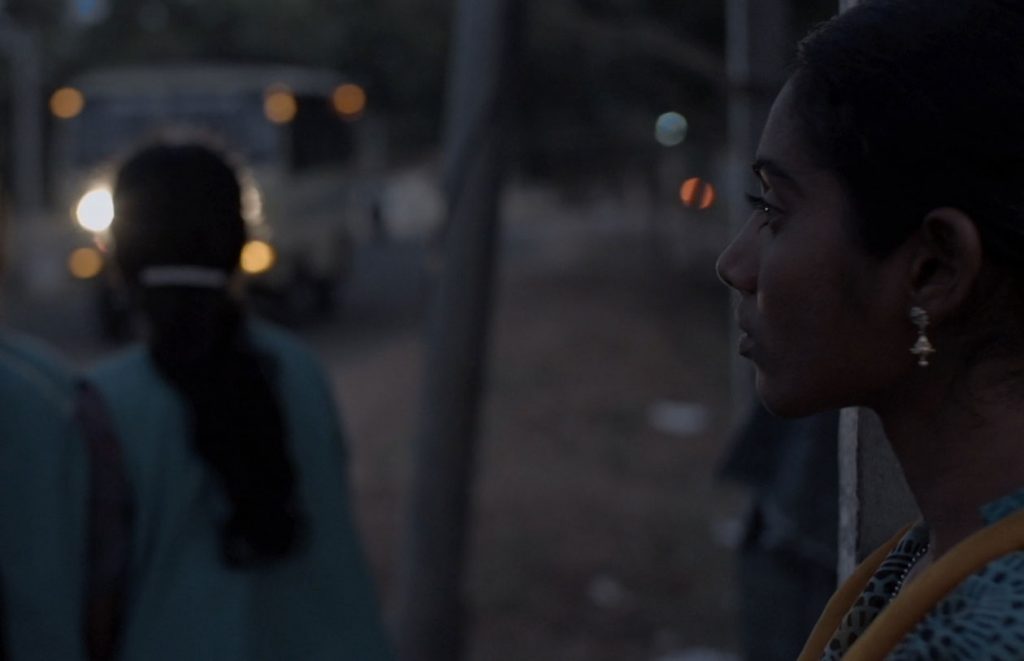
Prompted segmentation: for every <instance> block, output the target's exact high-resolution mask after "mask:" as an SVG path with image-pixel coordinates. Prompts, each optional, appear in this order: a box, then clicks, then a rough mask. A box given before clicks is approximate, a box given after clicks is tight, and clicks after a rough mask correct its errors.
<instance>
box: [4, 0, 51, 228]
mask: <svg viewBox="0 0 1024 661" xmlns="http://www.w3.org/2000/svg"><path fill="white" fill-rule="evenodd" d="M0 52H2V53H3V55H4V57H6V58H7V62H8V65H9V67H10V71H11V76H12V80H13V98H14V112H13V125H12V127H11V136H12V140H11V141H12V144H13V161H14V172H13V173H12V174H13V193H14V201H15V216H16V217H18V218H19V219H23V218H29V217H32V216H36V215H38V213H39V212H40V211H41V210H42V207H43V120H42V116H43V109H42V108H41V107H40V103H41V96H42V95H41V91H42V62H41V57H40V49H39V39H38V36H37V35H36V33H35V32H34V31H32V30H30V29H28V28H24V27H21V26H19V25H17V24H16V23H14V22H13V21H12V20H11V19H9V18H7V17H6V16H2V15H0Z"/></svg>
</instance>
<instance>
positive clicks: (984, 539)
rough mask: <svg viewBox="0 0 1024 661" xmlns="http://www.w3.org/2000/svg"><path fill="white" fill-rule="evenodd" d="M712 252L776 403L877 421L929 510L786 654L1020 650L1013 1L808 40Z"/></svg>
mask: <svg viewBox="0 0 1024 661" xmlns="http://www.w3.org/2000/svg"><path fill="white" fill-rule="evenodd" d="M754 174H755V177H756V182H757V184H758V185H759V186H760V192H759V194H757V195H754V196H751V198H752V202H753V205H754V211H753V213H752V215H751V216H750V218H749V220H748V221H747V223H746V225H745V226H744V227H743V228H742V229H741V230H740V232H739V234H738V235H737V236H736V237H735V238H734V240H733V241H732V243H731V244H730V245H729V247H728V248H726V250H725V251H724V252H723V253H722V255H721V257H720V259H719V262H718V272H719V275H720V277H721V279H722V280H723V281H724V282H725V283H726V284H728V285H729V286H730V287H732V288H733V289H734V290H735V291H736V292H738V294H739V296H738V300H739V303H738V306H737V310H736V316H737V321H738V324H739V326H740V329H741V331H742V333H741V339H740V343H739V351H740V353H742V354H743V355H744V356H746V357H747V358H748V359H749V360H750V361H751V362H752V363H753V365H754V367H755V368H756V384H757V390H758V393H759V396H760V397H761V399H762V400H763V402H764V403H765V405H766V406H767V407H768V408H769V409H771V410H772V411H773V412H775V413H777V414H779V415H783V416H802V415H806V414H810V413H814V412H818V411H823V410H827V409H832V408H837V407H842V406H865V407H869V408H871V409H873V410H874V411H876V412H877V413H878V414H879V416H880V417H881V419H882V421H883V423H884V426H885V431H886V433H887V435H888V437H889V440H890V442H891V443H892V446H893V449H894V450H895V452H896V454H897V456H898V457H899V460H900V462H901V464H902V467H903V471H904V473H905V474H906V477H907V480H908V482H909V484H910V486H911V489H912V490H913V492H914V495H915V497H916V499H917V503H918V505H919V507H920V510H921V512H922V515H923V521H922V522H920V523H918V524H916V525H913V526H911V527H909V528H908V529H907V530H905V531H901V532H900V533H899V534H897V535H896V537H894V538H893V540H892V541H891V542H890V543H889V544H887V545H885V546H884V547H883V548H881V549H879V551H878V552H876V553H875V554H874V555H873V556H871V557H869V558H868V559H867V560H866V561H865V562H864V563H863V564H862V565H861V567H860V568H858V570H857V571H856V572H855V573H854V575H853V576H852V577H851V578H850V579H849V580H848V581H847V582H846V584H844V585H843V586H842V587H841V588H840V589H839V591H838V592H837V593H836V595H835V596H834V597H833V599H832V601H831V602H830V604H829V606H828V607H827V608H826V610H825V612H824V614H823V615H822V618H821V620H820V621H819V623H818V626H817V628H816V629H815V630H814V632H812V634H811V637H810V639H809V640H808V643H807V646H806V647H805V649H804V652H803V655H802V656H801V659H819V658H824V659H839V658H844V659H848V660H850V659H882V658H885V659H1024V551H1022V549H1024V490H1022V488H1024V378H1022V377H1024V3H1020V2H1014V1H1010V0H942V2H935V1H934V0H866V1H864V2H862V3H861V4H859V5H858V6H856V7H854V8H853V9H851V10H850V11H848V12H846V13H844V14H842V15H840V16H838V17H836V18H834V19H833V20H831V21H830V22H828V23H826V24H824V25H823V26H821V27H820V28H818V29H817V30H816V31H815V32H813V33H812V34H811V35H809V36H808V37H807V38H806V39H805V40H804V41H803V42H802V43H801V46H800V49H799V56H798V62H797V66H796V68H795V71H794V73H793V75H792V76H791V78H790V79H789V81H788V82H787V83H786V85H785V87H784V88H783V90H782V91H781V93H780V94H779V96H778V98H777V99H776V101H775V105H774V106H773V109H772V112H771V115H770V117H769V119H768V122H767V124H766V126H765V129H764V133H763V135H762V138H761V142H760V145H759V147H758V150H757V154H756V157H755V162H754Z"/></svg>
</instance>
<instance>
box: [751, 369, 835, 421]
mask: <svg viewBox="0 0 1024 661" xmlns="http://www.w3.org/2000/svg"><path fill="white" fill-rule="evenodd" d="M755 387H756V390H757V396H758V398H759V399H760V400H761V403H762V404H763V405H764V407H765V408H766V409H768V411H770V412H771V413H772V414H773V415H776V416H778V417H780V418H804V417H807V416H809V415H814V414H815V413H822V412H824V411H828V410H830V409H832V408H835V407H831V406H828V405H827V404H825V403H824V402H822V400H821V398H820V397H816V396H815V395H816V394H818V393H813V392H810V391H809V389H806V388H792V387H784V386H783V384H780V383H778V382H776V381H774V380H772V379H770V378H767V377H765V375H764V373H763V372H761V370H757V377H756V380H755Z"/></svg>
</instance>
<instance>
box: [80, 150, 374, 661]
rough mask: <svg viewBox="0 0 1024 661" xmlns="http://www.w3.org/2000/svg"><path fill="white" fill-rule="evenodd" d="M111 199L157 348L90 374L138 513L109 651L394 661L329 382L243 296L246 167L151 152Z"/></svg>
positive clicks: (247, 660) (225, 660) (139, 156)
mask: <svg viewBox="0 0 1024 661" xmlns="http://www.w3.org/2000/svg"><path fill="white" fill-rule="evenodd" d="M114 201H115V210H116V220H115V223H114V225H113V228H112V232H113V238H114V242H115V248H114V250H115V259H116V263H117V266H118V267H119V269H120V272H121V274H122V275H123V277H124V280H125V282H126V284H127V285H128V286H129V288H130V289H131V290H132V291H133V293H134V297H135V299H136V302H137V303H138V306H139V308H140V310H141V312H142V316H143V317H144V320H145V322H146V335H145V342H144V343H143V344H139V345H136V346H133V347H131V348H129V349H127V350H126V351H125V352H123V353H121V354H120V355H117V356H115V357H113V358H110V359H108V360H106V361H105V362H103V363H101V364H100V365H98V366H97V367H95V369H93V370H92V371H91V373H90V380H91V383H92V386H93V389H94V392H95V393H97V394H98V400H99V401H100V402H101V403H102V404H103V405H105V408H106V409H107V410H108V411H109V420H110V431H111V433H112V435H113V436H114V437H116V439H117V440H118V442H119V444H120V448H121V453H122V461H123V465H124V475H125V478H126V479H125V482H126V484H127V491H128V494H127V500H128V501H129V502H130V504H131V510H132V512H133V516H132V519H131V524H130V531H129V534H128V535H127V544H125V545H124V548H126V549H127V550H126V552H125V553H124V555H125V556H126V557H125V558H124V562H123V565H124V568H125V571H124V588H123V590H122V591H121V592H122V593H123V600H122V603H123V608H122V610H123V615H121V616H117V615H116V614H113V615H109V614H108V615H109V616H108V617H107V618H106V621H107V624H108V626H109V624H110V623H111V622H120V624H119V625H118V626H117V630H116V631H115V632H113V633H112V634H110V635H104V633H103V632H102V630H101V631H100V632H99V638H100V639H101V640H106V641H108V643H107V644H108V646H109V647H114V646H115V645H114V644H113V641H115V640H116V649H117V657H118V658H120V659H125V660H128V661H134V660H139V661H143V660H144V661H155V660H160V659H167V660H168V661H170V660H174V661H181V660H182V659H189V660H192V661H195V660H204V659H208V660H210V661H214V660H216V661H233V660H235V661H252V660H264V659H265V660H267V661H287V660H288V659H295V660H302V661H314V660H317V661H321V660H322V661H327V660H328V659H330V660H332V661H336V660H338V659H360V660H367V661H376V660H378V659H389V658H391V656H390V648H389V644H388V642H387V640H386V639H385V634H384V630H383V627H382V623H381V619H380V616H379V613H378V609H377V603H376V599H375V596H374V594H373V588H372V585H371V579H370V576H369V573H368V570H367V566H366V564H365V561H364V557H363V554H362V551H361V549H360V544H359V541H358V538H357V534H356V528H355V524H354V522H353V520H352V514H351V512H350V503H349V496H348V489H347V482H346V469H347V464H346V456H345V450H344V447H343V439H342V432H341V428H340V425H339V420H338V417H337V413H336V410H335V404H334V400H333V398H332V396H331V392H330V388H329V386H328V383H327V379H326V377H325V374H324V373H323V371H322V370H321V368H320V367H319V366H318V364H317V362H316V360H315V359H314V358H313V356H312V355H311V354H310V353H309V352H308V351H307V350H305V349H304V348H303V347H302V346H301V345H300V344H299V343H298V342H297V341H296V340H295V339H293V338H292V337H291V336H290V335H288V334H287V333H285V332H283V331H281V330H279V329H276V328H274V327H271V326H269V325H267V324H265V323H262V322H258V321H256V320H254V319H252V318H250V317H248V316H247V315H246V314H245V312H244V310H243V308H242V305H241V303H240V301H239V299H238V298H237V297H236V296H235V295H233V291H234V290H235V287H234V284H235V283H234V282H233V281H234V279H235V276H236V268H237V266H238V262H239V255H240V252H241V250H242V246H243V244H244V242H245V240H246V229H245V223H244V221H243V218H242V213H241V190H240V185H239V178H238V176H237V174H236V172H235V170H234V169H233V168H232V167H230V166H229V164H228V162H227V161H226V160H225V158H224V157H223V156H221V154H219V153H218V152H217V151H215V150H213V149H211V148H208V147H206V146H204V145H201V144H196V143H192V144H170V143H167V144H157V145H153V146H150V147H147V148H144V149H142V150H140V151H138V152H137V153H135V154H134V155H132V156H131V157H129V158H128V159H127V161H126V162H124V164H123V165H122V166H121V168H120V169H119V172H118V175H117V180H116V185H115V189H114ZM118 548H120V547H118V546H117V545H113V544H112V545H108V552H107V553H103V552H102V551H101V552H100V553H99V554H98V555H99V556H100V561H101V562H102V563H103V564H104V566H109V565H111V559H110V555H111V553H114V554H116V553H117V549H118ZM114 564H116V562H115V563H114ZM94 624H95V623H94ZM98 628H100V629H102V623H100V625H99V626H98Z"/></svg>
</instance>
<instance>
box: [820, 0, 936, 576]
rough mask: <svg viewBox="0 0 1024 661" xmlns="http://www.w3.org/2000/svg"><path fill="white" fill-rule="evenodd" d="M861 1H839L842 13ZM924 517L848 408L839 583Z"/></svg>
mask: <svg viewBox="0 0 1024 661" xmlns="http://www.w3.org/2000/svg"><path fill="white" fill-rule="evenodd" d="M857 1H858V0H840V2H839V9H840V11H843V10H846V9H849V8H850V7H852V6H853V5H855V4H857ZM919 516H920V514H919V513H918V511H917V504H916V503H915V502H914V497H913V495H912V494H911V493H910V489H909V488H908V487H907V483H906V480H905V479H904V478H903V471H902V469H901V468H900V466H899V462H898V461H897V460H896V457H895V455H894V454H893V452H892V449H891V447H890V446H889V440H888V439H887V438H886V437H885V432H884V431H883V430H882V425H881V422H880V421H879V419H878V416H876V415H875V414H874V413H872V412H871V411H869V410H867V409H859V408H848V409H844V410H843V411H842V413H841V415H840V421H839V567H838V570H839V579H840V580H842V579H843V578H845V577H846V576H848V575H849V574H850V572H852V571H853V568H854V567H856V565H857V563H858V562H860V561H861V560H862V559H863V558H864V557H865V556H866V555H867V554H869V553H871V551H873V550H874V549H875V548H877V547H878V546H879V545H881V544H882V543H884V542H885V540H887V539H888V538H889V537H891V536H892V534H893V532H895V531H896V530H897V529H899V528H900V527H901V526H903V525H905V524H907V523H908V522H910V521H913V520H914V519H916V518H918V517H919Z"/></svg>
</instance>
